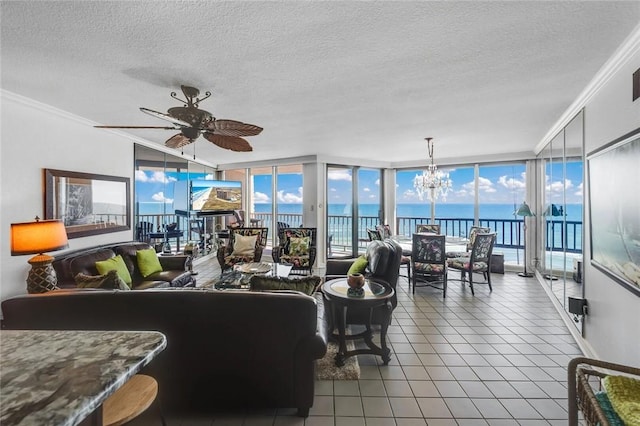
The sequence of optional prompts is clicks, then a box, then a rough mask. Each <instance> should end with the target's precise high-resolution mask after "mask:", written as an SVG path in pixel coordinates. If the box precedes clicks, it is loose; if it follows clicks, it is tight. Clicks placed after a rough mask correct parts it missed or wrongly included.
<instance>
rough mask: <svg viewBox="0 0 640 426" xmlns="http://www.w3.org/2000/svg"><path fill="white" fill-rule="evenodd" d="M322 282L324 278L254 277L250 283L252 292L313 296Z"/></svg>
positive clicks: (313, 276) (312, 276)
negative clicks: (266, 291) (294, 293)
mask: <svg viewBox="0 0 640 426" xmlns="http://www.w3.org/2000/svg"><path fill="white" fill-rule="evenodd" d="M321 282H322V278H320V277H318V276H316V275H311V276H309V277H304V278H284V277H265V276H263V275H254V276H252V277H251V280H250V281H249V288H250V289H251V291H265V290H295V291H300V292H302V293H305V294H308V295H309V296H311V295H312V294H313V293H314V292H315V290H316V288H317V287H318V286H319V285H320V283H321Z"/></svg>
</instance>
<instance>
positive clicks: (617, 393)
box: [603, 375, 640, 425]
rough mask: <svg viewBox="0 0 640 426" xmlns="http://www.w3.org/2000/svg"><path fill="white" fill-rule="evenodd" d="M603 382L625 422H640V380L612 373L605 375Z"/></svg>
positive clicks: (611, 400) (636, 423)
mask: <svg viewBox="0 0 640 426" xmlns="http://www.w3.org/2000/svg"><path fill="white" fill-rule="evenodd" d="M603 382H604V389H605V390H606V391H607V396H608V397H609V401H610V402H611V405H612V406H613V409H614V410H615V412H616V413H618V415H619V416H620V418H621V419H622V421H623V422H624V424H625V425H638V424H640V399H638V395H640V380H638V379H634V378H633V377H627V376H615V375H612V376H607V377H605V378H604V380H603Z"/></svg>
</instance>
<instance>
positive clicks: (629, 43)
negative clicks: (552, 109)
mask: <svg viewBox="0 0 640 426" xmlns="http://www.w3.org/2000/svg"><path fill="white" fill-rule="evenodd" d="M639 50H640V24H638V25H637V26H636V27H635V28H634V30H633V31H632V32H631V34H629V36H628V37H627V38H626V39H625V40H624V41H623V42H622V44H621V45H620V46H619V47H618V49H616V51H615V52H614V53H613V55H611V57H610V58H609V60H607V62H605V64H604V65H603V66H602V67H601V68H600V70H598V72H597V73H596V75H595V76H594V77H593V79H592V80H591V81H590V82H589V84H587V87H585V88H584V90H583V91H582V92H581V93H580V94H579V95H578V97H577V98H576V100H575V101H573V103H572V104H571V105H570V106H569V108H567V110H566V111H565V112H564V113H563V114H562V115H561V116H560V118H559V119H558V121H556V123H555V124H554V125H553V126H552V127H551V129H549V131H548V132H547V133H546V134H545V135H544V137H543V138H542V140H541V141H540V142H538V144H537V145H536V146H535V149H534V151H535V153H536V155H537V154H539V153H540V151H542V150H543V149H544V147H545V146H547V144H548V143H549V142H550V141H551V140H552V139H553V138H554V137H555V136H556V135H557V134H558V133H559V132H560V131H561V130H562V129H564V128H565V127H566V126H567V124H569V122H570V121H571V120H572V119H573V118H574V117H575V116H576V115H577V114H578V113H579V112H580V111H581V110H582V109H583V108H584V107H585V106H586V105H587V103H588V102H589V101H590V100H591V98H593V97H594V96H595V95H596V94H597V93H598V92H599V91H600V89H602V88H603V87H604V86H605V85H606V84H607V83H608V82H609V80H611V78H612V77H613V76H614V75H615V74H616V73H617V72H618V71H619V70H620V69H621V68H622V67H623V66H624V65H625V64H626V63H627V62H628V61H629V59H630V58H631V57H632V56H633V55H634V54H635V53H636V52H638V51H639Z"/></svg>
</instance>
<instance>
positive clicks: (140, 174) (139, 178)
mask: <svg viewBox="0 0 640 426" xmlns="http://www.w3.org/2000/svg"><path fill="white" fill-rule="evenodd" d="M135 176H136V182H146V181H148V180H149V178H148V177H147V174H146V173H145V172H144V170H136V175H135Z"/></svg>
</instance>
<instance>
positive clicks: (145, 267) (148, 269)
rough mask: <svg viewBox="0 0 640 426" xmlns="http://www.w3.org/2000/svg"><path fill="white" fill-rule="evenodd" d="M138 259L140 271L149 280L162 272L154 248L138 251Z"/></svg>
mask: <svg viewBox="0 0 640 426" xmlns="http://www.w3.org/2000/svg"><path fill="white" fill-rule="evenodd" d="M136 259H137V260H138V269H140V274H141V275H142V276H143V277H145V278H147V277H148V276H149V275H151V274H155V273H156V272H162V265H160V259H158V255H157V254H156V251H155V250H154V249H152V248H150V249H146V250H138V251H136Z"/></svg>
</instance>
